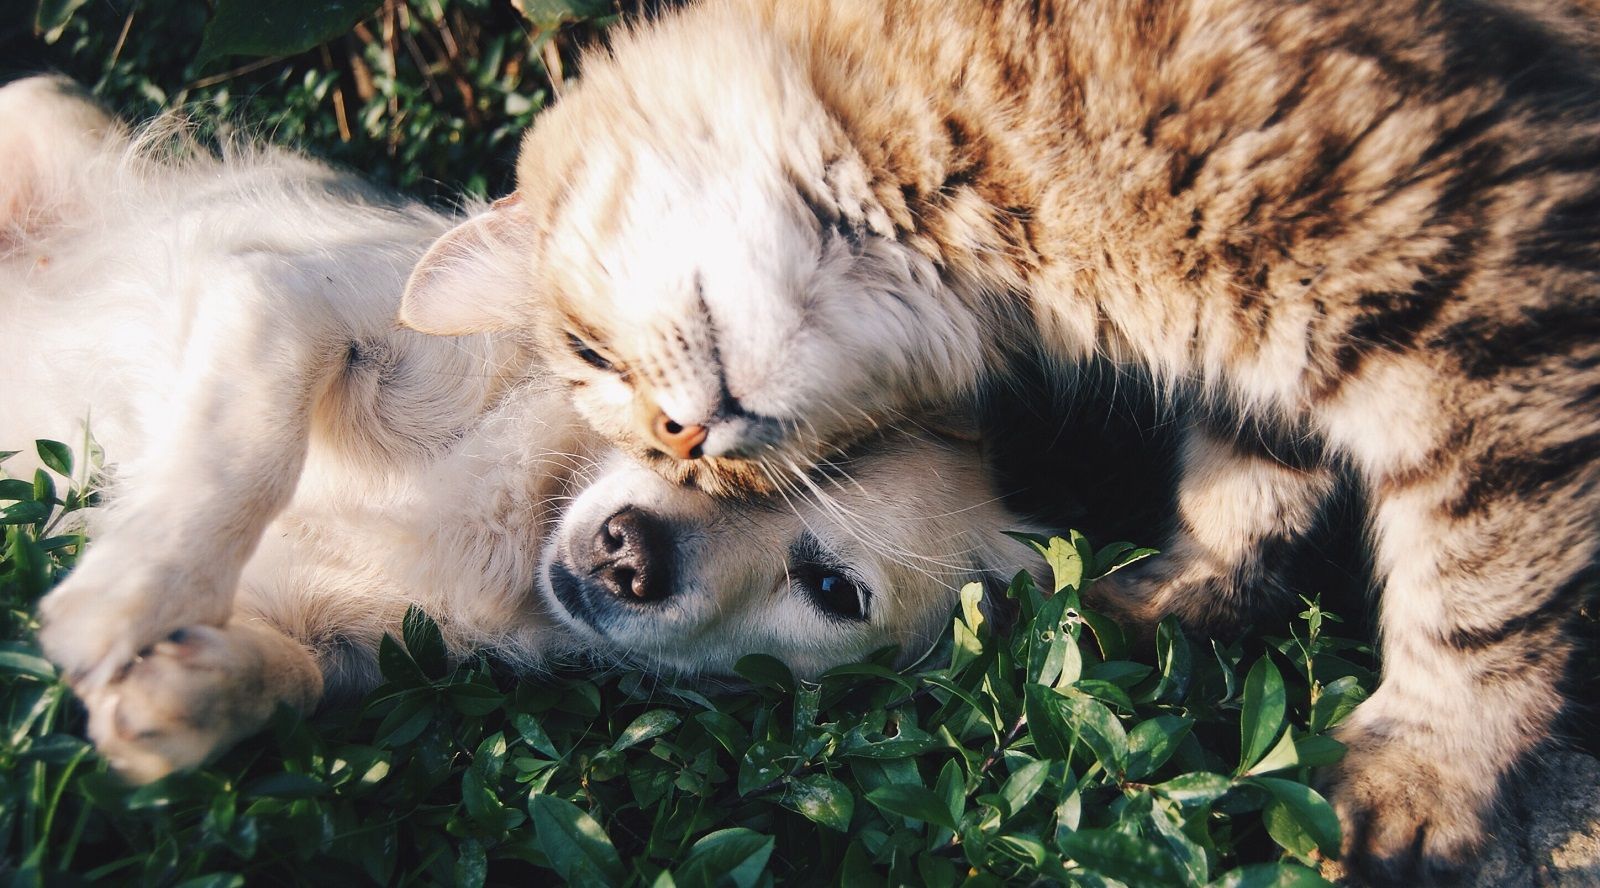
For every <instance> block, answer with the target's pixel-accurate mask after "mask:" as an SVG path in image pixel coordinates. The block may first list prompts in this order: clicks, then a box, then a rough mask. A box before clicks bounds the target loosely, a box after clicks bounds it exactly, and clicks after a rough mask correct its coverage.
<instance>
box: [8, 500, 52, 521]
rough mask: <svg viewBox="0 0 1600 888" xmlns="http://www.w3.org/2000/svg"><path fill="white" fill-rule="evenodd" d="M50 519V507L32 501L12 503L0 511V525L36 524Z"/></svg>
mask: <svg viewBox="0 0 1600 888" xmlns="http://www.w3.org/2000/svg"><path fill="white" fill-rule="evenodd" d="M49 517H50V507H49V506H47V505H45V504H44V503H36V502H33V501H31V500H30V501H27V502H20V503H12V504H11V505H9V506H6V507H5V508H4V509H0V524H38V523H39V522H41V521H44V520H46V519H48V518H49Z"/></svg>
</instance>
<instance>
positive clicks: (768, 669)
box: [733, 654, 794, 693]
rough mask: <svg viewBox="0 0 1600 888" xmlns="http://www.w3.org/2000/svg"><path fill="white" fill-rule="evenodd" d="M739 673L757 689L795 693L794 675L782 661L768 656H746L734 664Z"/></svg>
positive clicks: (734, 668) (734, 669)
mask: <svg viewBox="0 0 1600 888" xmlns="http://www.w3.org/2000/svg"><path fill="white" fill-rule="evenodd" d="M733 671H734V672H737V673H739V674H740V675H741V676H744V677H745V678H746V679H748V680H749V681H750V683H751V684H754V685H756V686H757V687H764V688H771V689H773V690H777V691H783V692H785V693H793V692H794V673H793V672H790V671H789V667H788V666H786V665H784V663H783V661H782V660H779V659H778V658H777V657H773V656H769V655H767V654H746V655H745V656H743V657H740V658H739V662H737V663H735V664H733Z"/></svg>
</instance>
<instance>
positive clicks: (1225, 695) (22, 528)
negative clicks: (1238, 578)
mask: <svg viewBox="0 0 1600 888" xmlns="http://www.w3.org/2000/svg"><path fill="white" fill-rule="evenodd" d="M36 450H37V452H38V453H39V454H40V456H41V458H42V459H44V460H45V461H46V462H47V463H48V464H49V465H50V466H51V470H50V471H46V470H41V471H40V472H38V473H37V474H36V475H35V476H34V478H33V479H32V480H31V481H29V480H25V479H15V478H6V479H4V480H0V502H4V503H6V504H7V505H6V512H5V514H6V515H7V516H9V517H8V518H7V519H6V521H7V523H6V524H5V526H4V534H5V540H4V542H5V547H4V557H3V560H0V608H3V610H0V614H3V616H0V620H3V623H4V632H5V634H4V638H3V642H0V694H3V697H0V699H3V704H0V719H3V723H0V843H3V844H0V859H6V860H12V861H17V864H18V867H19V869H18V871H17V872H16V874H15V879H14V881H15V882H16V883H17V884H23V885H29V884H45V883H53V882H55V881H58V880H60V879H62V878H63V877H64V874H67V873H70V874H72V875H74V876H75V877H77V878H78V879H79V880H80V881H83V882H87V883H115V884H121V883H127V882H134V881H138V882H144V883H148V884H155V885H179V884H185V885H187V884H206V885H232V884H245V883H248V884H335V883H337V884H348V883H350V882H352V881H372V882H378V883H385V884H387V883H395V884H400V883H405V884H413V883H427V884H454V885H482V884H495V883H503V882H509V881H513V880H522V881H529V882H533V883H537V882H538V881H541V880H544V881H547V880H548V879H549V878H550V877H551V875H552V874H553V875H555V876H559V877H560V878H561V879H563V880H564V881H566V882H568V883H571V884H575V885H652V886H653V885H677V886H691V885H693V886H701V885H704V886H711V885H728V884H733V885H739V886H753V885H760V884H772V883H775V882H776V883H784V884H835V883H846V884H852V885H855V884H861V885H876V884H925V885H951V886H953V885H961V884H967V885H991V884H1009V883H1025V882H1032V881H1037V880H1041V879H1043V880H1048V881H1052V882H1060V883H1065V884H1077V885H1086V886H1110V885H1116V884H1123V885H1128V886H1143V885H1152V886H1153V885H1211V884H1221V885H1245V884H1278V885H1316V884H1322V882H1321V880H1320V878H1319V877H1318V876H1317V875H1316V871H1315V869H1314V867H1315V866H1316V865H1317V863H1318V861H1319V859H1321V858H1324V857H1328V856H1331V855H1332V854H1334V853H1336V851H1337V848H1338V841H1339V827H1338V821H1337V820H1336V818H1335V817H1334V816H1333V812H1332V810H1331V809H1330V808H1329V806H1328V803H1327V802H1326V801H1325V800H1324V799H1323V798H1322V797H1321V796H1320V795H1318V794H1317V792H1316V791H1315V790H1314V789H1312V788H1311V787H1310V786H1308V785H1307V779H1308V777H1309V773H1310V769H1311V767H1313V766H1315V765H1319V764H1325V763H1327V762H1329V761H1332V760H1334V759H1336V758H1337V756H1338V755H1339V752H1340V750H1339V748H1338V744H1337V743H1336V742H1335V741H1333V740H1332V739H1330V738H1329V737H1328V736H1327V731H1328V729H1329V728H1330V727H1332V725H1334V724H1336V723H1337V722H1338V720H1339V719H1340V718H1342V717H1343V716H1344V714H1346V713H1348V712H1349V710H1350V708H1351V707H1352V706H1353V704H1354V702H1355V701H1357V700H1359V699H1360V696H1361V694H1362V693H1363V691H1362V689H1363V688H1366V687H1370V686H1371V682H1372V676H1371V674H1370V673H1369V672H1367V671H1366V670H1365V669H1364V668H1363V667H1362V666H1360V665H1358V663H1360V662H1365V661H1366V660H1367V651H1366V649H1365V647H1364V646H1362V645H1360V644H1357V643H1355V642H1352V641H1348V640H1342V639H1336V638H1333V637H1330V636H1328V635H1327V634H1326V633H1325V632H1324V629H1325V628H1326V627H1327V626H1328V625H1330V624H1331V622H1332V621H1333V620H1334V619H1335V618H1334V617H1333V616H1332V615H1331V614H1327V613H1326V612H1324V611H1322V610H1321V609H1320V608H1319V607H1318V606H1317V605H1316V604H1315V603H1310V602H1308V603H1307V609H1306V610H1305V611H1304V612H1302V613H1301V614H1300V615H1299V617H1298V619H1297V620H1296V621H1295V622H1294V623H1293V625H1291V626H1290V627H1288V628H1289V632H1288V633H1287V634H1286V635H1285V636H1284V637H1282V638H1273V639H1268V640H1267V641H1266V643H1265V645H1262V646H1259V647H1257V648H1251V649H1247V648H1246V647H1245V646H1244V645H1242V644H1232V645H1223V644H1220V643H1216V642H1199V641H1196V640H1192V639H1189V638H1187V637H1185V636H1184V635H1183V633H1182V632H1180V631H1179V630H1178V628H1177V627H1176V625H1175V624H1173V623H1171V622H1167V623H1164V624H1163V625H1162V626H1161V627H1160V630H1159V632H1158V633H1157V639H1156V644H1155V645H1154V646H1153V649H1152V650H1151V651H1150V653H1149V655H1148V656H1141V655H1130V654H1129V651H1135V652H1138V651H1141V650H1142V648H1141V647H1140V646H1139V645H1137V644H1130V643H1129V642H1128V641H1126V640H1125V639H1123V638H1122V637H1121V635H1120V633H1117V632H1114V631H1112V630H1111V626H1112V625H1113V624H1110V623H1109V622H1108V621H1105V620H1103V619H1100V618H1099V617H1097V616H1096V615H1094V614H1092V613H1091V612H1089V611H1086V610H1085V609H1084V608H1083V605H1082V599H1081V595H1080V593H1081V592H1082V590H1083V588H1084V587H1085V586H1087V585H1088V584H1089V583H1091V582H1092V578H1094V577H1097V576H1099V575H1102V574H1104V573H1106V572H1107V571H1110V570H1115V569H1116V568H1117V567H1119V566H1120V565H1121V564H1123V563H1125V561H1126V559H1127V558H1128V557H1129V556H1130V550H1129V549H1127V548H1125V547H1108V548H1106V549H1100V550H1095V549H1093V548H1092V547H1090V546H1089V545H1088V543H1087V541H1085V540H1084V539H1083V538H1082V537H1081V536H1078V535H1076V534H1074V535H1072V536H1071V537H1070V538H1068V539H1056V540H1036V541H1032V544H1034V545H1038V546H1039V548H1040V550H1041V551H1042V552H1044V553H1045V554H1046V556H1047V559H1048V561H1049V562H1050V563H1051V564H1052V565H1053V567H1054V571H1055V575H1054V576H1053V577H1052V582H1051V583H1050V586H1051V588H1054V589H1055V590H1056V591H1055V594H1053V595H1049V596H1047V595H1046V594H1045V593H1044V592H1042V591H1041V590H1040V589H1039V588H1038V587H1037V586H1036V585H1035V583H1034V581H1033V580H1032V579H1030V578H1029V577H1027V576H1026V575H1023V576H1019V577H1017V578H1016V581H1015V582H1014V583H1012V585H1011V588H1010V592H1009V594H1010V595H1011V596H1012V597H1013V598H1014V599H1015V604H1016V606H1017V608H1018V610H1019V611H1020V618H1019V619H1018V621H1017V624H1016V626H1015V627H1014V629H1012V630H1011V631H1009V632H1001V631H998V630H997V629H996V627H995V626H993V625H992V624H991V623H989V622H988V621H986V620H985V619H984V616H983V613H982V611H981V610H980V609H979V608H978V606H977V605H978V602H979V599H980V598H981V595H982V592H981V589H980V587H979V586H978V585H977V584H974V585H972V586H969V587H968V588H966V589H965V590H963V594H962V605H961V607H960V608H959V609H958V613H957V614H956V615H955V616H954V618H953V620H952V623H951V631H950V633H949V636H948V638H947V639H946V641H945V643H944V644H943V646H942V647H941V648H940V649H938V650H936V651H935V652H934V653H933V654H932V655H930V656H929V657H927V658H925V659H924V661H923V664H922V665H921V666H920V667H918V668H917V669H915V670H914V671H908V672H905V673H900V672H896V671H895V670H893V669H891V668H890V665H889V664H890V663H891V662H892V659H893V652H890V651H884V652H881V653H880V654H878V655H875V656H874V657H871V658H869V659H868V660H867V661H866V662H862V663H857V664H852V665H848V666H843V667H840V668H837V669H834V670H833V671H831V672H829V673H827V674H826V675H824V676H823V677H822V678H821V679H820V680H819V681H817V682H802V681H798V680H796V679H795V678H794V677H793V676H792V675H791V674H790V673H789V671H788V670H787V669H786V668H785V667H784V666H783V664H781V663H780V662H778V661H776V660H774V659H772V658H770V657H764V656H761V655H752V656H750V657H747V658H745V660H743V661H742V662H741V663H740V664H739V669H738V671H739V672H740V673H741V675H742V676H743V677H744V678H745V680H746V681H747V685H746V686H745V687H743V688H742V689H738V690H732V691H724V692H719V693H702V692H701V691H700V690H696V689H695V688H692V687H684V686H673V685H667V684H661V683H658V682H655V681H653V680H651V679H650V678H648V677H647V676H644V675H642V674H638V673H634V672H626V671H622V672H617V671H613V672H609V673H607V674H606V675H603V676H594V675H576V674H575V675H561V676H550V677H545V678H539V679H523V680H517V679H516V678H515V677H514V676H510V675H507V674H505V673H504V672H503V671H502V670H499V669H497V668H496V667H495V665H494V664H492V663H489V662H487V661H485V660H483V659H475V660H469V661H468V662H466V663H464V664H462V665H460V666H457V667H455V668H451V667H450V665H449V662H448V660H447V658H446V657H445V653H444V646H443V641H442V639H441V637H440V635H439V631H438V628H437V627H436V626H435V625H434V624H433V623H432V621H430V620H429V619H428V618H427V617H426V616H424V615H423V614H422V613H421V612H420V611H413V612H412V613H411V614H409V615H408V616H407V618H406V620H405V622H404V625H403V627H402V629H401V632H400V633H399V637H398V638H393V637H391V638H388V639H385V641H384V642H383V645H382V650H381V653H380V660H381V664H382V669H383V674H384V679H385V682H384V684H383V685H382V686H381V687H379V688H377V689H376V690H374V691H373V692H372V693H371V694H369V695H368V696H367V697H366V699H365V700H363V701H361V702H360V704H359V705H357V706H345V707H332V708H331V711H328V712H325V713H323V714H321V715H318V716H317V717H315V718H312V719H310V720H308V721H301V720H298V719H296V718H295V717H293V716H292V715H290V714H288V713H287V712H285V713H283V714H281V715H280V717H279V718H278V719H277V721H276V722H275V724H274V725H273V727H272V729H271V730H270V731H269V732H268V733H266V734H265V735H263V736H261V737H259V738H257V739H255V740H252V741H249V742H247V743H245V744H244V745H242V746H241V747H240V748H239V749H236V750H234V751H233V752H231V753H229V754H227V755H226V756H224V757H223V758H222V760H221V761H219V762H217V763H216V764H215V765H213V766H211V767H208V768H206V769H204V770H201V771H199V772H196V773H190V774H180V775H176V776H173V777H169V778H167V779H165V780H162V781H160V782H158V783H156V784H153V785H151V786H147V787H142V788H138V789H130V788H128V787H124V786H122V785H120V784H119V783H118V782H117V781H116V780H115V779H114V778H113V777H112V776H111V775H109V774H108V773H106V771H105V769H104V766H103V765H102V764H101V763H100V761H99V760H98V758H97V757H96V756H95V755H94V753H93V751H92V749H91V748H90V747H89V746H88V745H87V744H86V743H85V742H84V740H83V739H82V738H81V731H82V724H81V721H80V718H81V716H80V715H79V713H78V711H77V708H76V707H75V706H74V705H73V704H72V703H71V696H70V693H69V692H68V691H67V690H66V689H65V688H64V687H63V686H62V685H61V684H60V683H59V682H58V680H57V677H56V675H55V671H54V669H53V668H52V667H51V666H50V664H49V663H48V662H46V661H45V660H43V659H42V658H41V657H40V656H39V653H38V651H37V649H36V647H35V646H34V644H33V641H32V631H33V629H34V628H35V626H34V624H33V621H32V617H31V613H32V609H33V605H34V603H35V602H36V600H37V599H38V597H39V596H40V595H42V594H43V593H44V592H45V591H46V590H47V589H48V588H49V587H50V586H51V585H52V584H53V583H55V582H56V581H58V580H59V579H60V578H61V577H62V576H63V575H64V574H65V572H66V571H68V570H70V569H71V566H72V563H73V562H74V560H75V559H76V557H77V556H78V554H79V553H80V552H81V551H82V548H83V541H82V539H81V538H80V537H78V536H76V535H73V534H66V535H54V536H53V535H52V534H53V533H55V528H58V527H60V526H62V525H63V524H70V520H71V519H70V516H71V513H72V512H74V511H76V510H77V509H79V508H82V506H83V505H85V504H87V503H92V502H93V494H92V492H88V482H89V481H90V480H91V479H92V476H91V475H90V474H89V469H88V468H87V467H86V466H84V465H79V467H78V472H79V474H78V475H77V476H75V477H74V476H72V475H70V474H69V473H70V472H72V470H73V466H74V460H73V459H72V454H71V453H69V452H68V451H67V449H66V448H64V447H62V446H60V445H56V444H52V443H50V442H41V443H40V444H38V445H37V447H36ZM77 462H79V463H83V464H89V465H92V464H93V460H78V461H77ZM0 468H3V466H0ZM62 490H64V491H66V492H65V494H64V495H59V496H58V491H62ZM1330 701H1331V702H1330Z"/></svg>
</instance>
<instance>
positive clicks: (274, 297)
mask: <svg viewBox="0 0 1600 888" xmlns="http://www.w3.org/2000/svg"><path fill="white" fill-rule="evenodd" d="M271 258H272V257H263V258H262V261H261V262H256V261H255V260H254V257H246V258H244V259H241V258H240V257H238V256H232V257H228V260H229V261H228V262H226V263H219V265H220V270H218V271H216V273H215V274H214V275H213V276H212V280H211V281H210V282H209V283H208V285H207V286H205V287H204V289H203V291H202V292H201V293H200V295H199V296H198V297H197V298H193V299H192V300H190V301H189V302H188V304H187V306H186V307H187V309H188V311H189V316H188V317H187V318H186V319H185V320H186V321H187V322H188V323H187V324H186V326H185V330H184V333H183V334H182V336H181V343H182V356H181V358H180V359H179V365H180V372H179V373H178V374H177V379H178V382H177V384H176V385H175V386H174V387H173V390H172V391H170V392H169V393H166V395H165V396H156V397H153V398H152V399H151V403H150V406H149V407H148V408H147V410H148V411H149V412H150V414H151V415H150V416H148V417H146V420H145V426H146V427H147V428H148V429H149V430H150V434H149V444H148V446H147V447H146V448H145V449H144V451H143V452H142V453H140V454H137V455H134V456H133V458H132V459H131V460H129V461H127V462H126V463H124V464H123V465H121V466H120V468H119V472H118V477H117V479H116V482H115V483H114V484H113V485H112V487H111V490H110V494H111V496H110V504H109V507H108V510H107V512H106V514H105V515H104V516H103V520H101V521H99V522H98V524H97V527H96V530H95V540H94V544H93V546H92V547H91V548H90V550H89V552H88V553H87V555H86V556H85V557H84V559H83V561H82V562H81V563H80V564H79V565H78V566H77V568H76V569H75V570H74V571H73V573H72V575H71V576H70V577H69V578H68V579H67V580H66V581H65V582H64V583H62V585H61V586H60V587H58V588H57V589H56V590H55V591H54V592H52V593H51V594H50V595H49V596H48V597H46V598H45V599H44V601H43V602H42V603H41V607H40V614H41V618H42V622H43V629H42V631H41V633H40V641H41V643H42V644H43V646H44V649H45V652H46V653H47V654H48V655H49V656H50V658H51V659H52V660H54V661H55V662H56V663H57V664H58V665H59V666H61V667H62V671H63V673H64V674H65V675H66V676H67V678H68V681H69V682H71V683H72V684H73V685H74V686H75V687H76V688H77V689H78V690H79V691H80V693H88V692H90V691H93V690H94V689H96V688H99V687H101V686H103V685H104V684H105V683H106V682H107V681H108V680H109V679H110V678H111V677H112V676H113V675H115V674H116V673H118V671H119V670H122V669H123V668H124V667H125V666H126V665H127V664H129V663H131V662H132V661H133V660H134V659H135V658H136V657H137V656H139V655H140V653H141V652H142V651H146V650H148V649H149V648H151V647H152V646H153V645H155V644H156V643H157V642H159V641H161V640H162V639H164V638H166V637H167V636H168V635H169V634H170V633H171V632H173V631H174V630H176V629H178V628H180V627H185V626H194V625H208V626H222V625H223V624H224V623H225V622H226V621H227V619H228V616H229V614H230V613H231V611H232V606H233V597H234V592H235V588H236V586H237V585H238V581H239V576H240V571H241V570H242V568H243V567H244V564H245V562H246V561H247V560H249V558H250V556H251V554H252V553H253V552H254V551H255V548H256V544H257V542H258V541H259V539H260V536H261V533H262V532H263V530H264V529H265V528H266V526H267V524H268V522H270V521H271V520H272V518H273V517H274V516H275V515H276V514H277V513H278V512H279V511H280V510H281V509H282V508H283V507H284V506H285V505H286V504H287V502H288V500H289V498H290V497H291V496H292V494H293V493H294V489H295V485H296V482H297V480H298V478H299V475H300V471H301V468H302V466H303V464H304V461H305V455H306V450H307V444H308V437H309V433H310V413H311V406H312V404H313V402H314V401H315V399H316V398H317V397H318V395H319V393H320V391H321V390H322V389H323V388H325V387H326V385H327V384H328V381H329V380H330V379H331V378H333V374H334V373H335V372H336V368H337V367H338V366H339V364H338V356H339V355H340V354H342V347H343V343H344V339H345V338H344V337H343V336H342V335H340V332H339V331H340V326H341V325H340V321H339V319H338V314H337V312H336V311H335V309H334V306H332V305H330V304H328V300H327V299H326V298H324V297H323V296H322V294H320V293H319V292H317V291H314V290H313V291H309V292H308V291H304V290H296V289H294V288H287V289H286V288H284V287H282V286H281V285H273V284H270V283H268V282H271V281H274V280H275V278H274V276H273V275H271V274H269V273H267V272H265V271H260V272H259V273H258V270H257V266H261V267H262V268H265V267H266V264H267V263H268V262H269V261H270V260H271ZM153 347H155V346H154V344H153Z"/></svg>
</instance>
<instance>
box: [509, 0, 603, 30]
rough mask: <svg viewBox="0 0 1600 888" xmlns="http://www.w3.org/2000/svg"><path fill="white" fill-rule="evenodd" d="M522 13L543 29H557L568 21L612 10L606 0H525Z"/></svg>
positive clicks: (583, 18)
mask: <svg viewBox="0 0 1600 888" xmlns="http://www.w3.org/2000/svg"><path fill="white" fill-rule="evenodd" d="M519 8H520V9H521V10H522V14H523V15H524V16H525V17H527V19H528V21H529V22H531V23H532V24H533V25H534V26H536V27H537V28H538V29H539V30H541V31H555V30H556V29H557V28H559V27H561V26H562V25H564V24H566V23H567V22H573V21H583V20H585V19H591V18H594V17H595V16H597V15H604V14H605V13H607V12H609V11H610V10H611V4H610V3H608V2H606V0H523V2H522V3H521V5H520V7H519Z"/></svg>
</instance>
